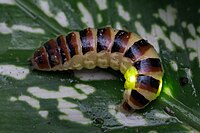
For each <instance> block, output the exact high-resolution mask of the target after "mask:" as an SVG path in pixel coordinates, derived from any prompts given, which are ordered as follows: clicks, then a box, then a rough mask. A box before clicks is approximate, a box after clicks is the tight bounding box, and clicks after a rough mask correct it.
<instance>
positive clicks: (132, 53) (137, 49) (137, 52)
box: [124, 39, 152, 61]
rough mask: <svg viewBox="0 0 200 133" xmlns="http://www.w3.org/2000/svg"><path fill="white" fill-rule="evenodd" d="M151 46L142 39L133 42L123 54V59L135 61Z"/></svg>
mask: <svg viewBox="0 0 200 133" xmlns="http://www.w3.org/2000/svg"><path fill="white" fill-rule="evenodd" d="M151 47H152V46H151V45H150V44H149V43H148V42H147V41H146V40H144V39H141V40H139V41H137V42H135V43H134V44H133V45H132V46H131V47H130V48H129V49H128V50H127V51H126V52H125V54H124V56H125V57H128V58H130V59H131V60H133V61H135V60H136V59H138V57H140V56H142V55H143V54H144V53H145V52H146V51H147V50H148V49H149V48H151Z"/></svg>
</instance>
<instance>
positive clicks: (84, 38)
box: [79, 28, 95, 55]
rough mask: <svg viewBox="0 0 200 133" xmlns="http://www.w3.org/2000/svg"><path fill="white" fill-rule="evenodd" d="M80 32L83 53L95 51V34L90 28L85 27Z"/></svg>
mask: <svg viewBox="0 0 200 133" xmlns="http://www.w3.org/2000/svg"><path fill="white" fill-rule="evenodd" d="M79 34H80V40H81V43H82V53H83V55H84V54H86V53H87V52H89V51H93V50H94V48H93V44H94V43H95V42H94V39H93V34H92V31H91V29H90V28H87V29H84V30H82V31H80V32H79Z"/></svg>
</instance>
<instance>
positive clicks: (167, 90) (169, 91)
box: [163, 86, 173, 97]
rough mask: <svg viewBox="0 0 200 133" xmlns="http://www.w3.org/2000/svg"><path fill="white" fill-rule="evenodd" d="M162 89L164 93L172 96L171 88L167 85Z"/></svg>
mask: <svg viewBox="0 0 200 133" xmlns="http://www.w3.org/2000/svg"><path fill="white" fill-rule="evenodd" d="M163 91H164V92H165V94H167V95H168V96H171V97H173V96H172V93H171V89H170V88H169V87H167V86H165V87H164V89H163Z"/></svg>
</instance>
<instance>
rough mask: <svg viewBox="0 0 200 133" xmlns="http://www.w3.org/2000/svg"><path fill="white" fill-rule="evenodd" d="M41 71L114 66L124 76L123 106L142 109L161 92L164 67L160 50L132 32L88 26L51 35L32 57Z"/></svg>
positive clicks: (35, 65)
mask: <svg viewBox="0 0 200 133" xmlns="http://www.w3.org/2000/svg"><path fill="white" fill-rule="evenodd" d="M31 64H32V67H33V68H34V69H37V70H41V71H56V70H59V71H62V70H70V69H71V70H80V69H82V68H87V69H93V68H95V67H96V66H97V67H100V68H108V67H111V68H112V69H114V70H120V71H121V73H122V74H124V77H125V84H124V88H125V91H124V100H123V102H124V104H122V105H123V106H124V107H125V106H126V107H128V108H132V109H142V108H144V107H145V106H146V105H147V104H148V103H149V102H151V101H152V100H154V99H156V97H157V96H159V94H160V91H161V88H162V77H163V68H162V64H161V60H160V58H159V56H158V53H157V52H156V50H155V49H154V47H153V46H152V45H151V44H150V43H148V42H147V41H146V40H144V39H142V38H141V37H139V36H138V35H136V34H135V33H132V32H128V31H124V30H116V29H113V28H110V27H105V28H101V29H93V28H87V29H84V30H82V31H79V32H70V33H69V34H67V35H66V36H64V35H60V36H59V37H58V38H57V39H55V40H54V39H51V40H49V41H47V42H46V43H44V45H43V46H41V47H40V48H39V49H38V50H36V51H35V52H34V54H33V56H32V58H31Z"/></svg>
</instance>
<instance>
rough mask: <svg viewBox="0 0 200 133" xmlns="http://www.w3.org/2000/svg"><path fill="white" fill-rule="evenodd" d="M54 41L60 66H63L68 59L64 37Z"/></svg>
mask: <svg viewBox="0 0 200 133" xmlns="http://www.w3.org/2000/svg"><path fill="white" fill-rule="evenodd" d="M56 41H57V45H58V49H59V52H60V56H61V60H62V64H64V63H65V62H66V61H68V60H69V59H70V55H69V50H68V46H67V44H66V40H65V37H64V36H63V35H61V36H59V37H58V38H57V40H56Z"/></svg>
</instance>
